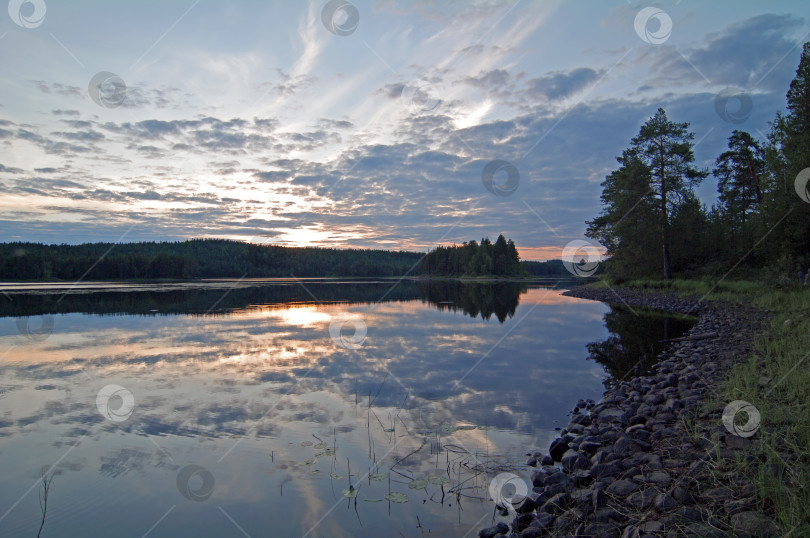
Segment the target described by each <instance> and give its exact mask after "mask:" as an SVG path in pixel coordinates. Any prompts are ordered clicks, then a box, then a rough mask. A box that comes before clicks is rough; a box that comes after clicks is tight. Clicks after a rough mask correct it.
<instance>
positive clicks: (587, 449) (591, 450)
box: [579, 441, 602, 456]
mask: <svg viewBox="0 0 810 538" xmlns="http://www.w3.org/2000/svg"><path fill="white" fill-rule="evenodd" d="M600 446H602V444H601V443H595V442H593V441H583V442H582V443H580V444H579V449H580V450H581V451H582V452H584V453H585V454H588V455H589V456H591V455H593V454H595V453H596V451H597V450H599V447H600Z"/></svg>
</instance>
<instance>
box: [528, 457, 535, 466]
mask: <svg viewBox="0 0 810 538" xmlns="http://www.w3.org/2000/svg"><path fill="white" fill-rule="evenodd" d="M526 465H528V466H529V467H534V466H536V465H537V460H536V459H534V458H529V459H527V460H526Z"/></svg>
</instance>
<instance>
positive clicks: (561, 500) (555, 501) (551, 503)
mask: <svg viewBox="0 0 810 538" xmlns="http://www.w3.org/2000/svg"><path fill="white" fill-rule="evenodd" d="M570 504H571V496H570V495H568V494H567V493H558V494H557V495H555V496H553V497H552V498H550V499H549V500H548V501H546V503H545V504H544V505H543V511H544V512H548V513H555V512H562V511H563V510H565V509H566V508H568V506H569V505H570Z"/></svg>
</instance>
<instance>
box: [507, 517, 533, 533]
mask: <svg viewBox="0 0 810 538" xmlns="http://www.w3.org/2000/svg"><path fill="white" fill-rule="evenodd" d="M533 521H534V516H533V515H532V514H519V515H518V516H517V517H516V518H515V519H514V520H513V521H512V531H514V532H521V531H523V529H525V528H526V527H528V526H529V525H530V524H531V523H532V522H533Z"/></svg>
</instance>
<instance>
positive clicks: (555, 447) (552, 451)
mask: <svg viewBox="0 0 810 538" xmlns="http://www.w3.org/2000/svg"><path fill="white" fill-rule="evenodd" d="M566 450H568V442H567V441H563V440H562V439H561V438H557V439H554V441H552V442H551V446H549V447H548V453H549V455H551V458H552V459H553V460H554V461H560V460H561V459H562V456H563V454H565V451H566Z"/></svg>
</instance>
